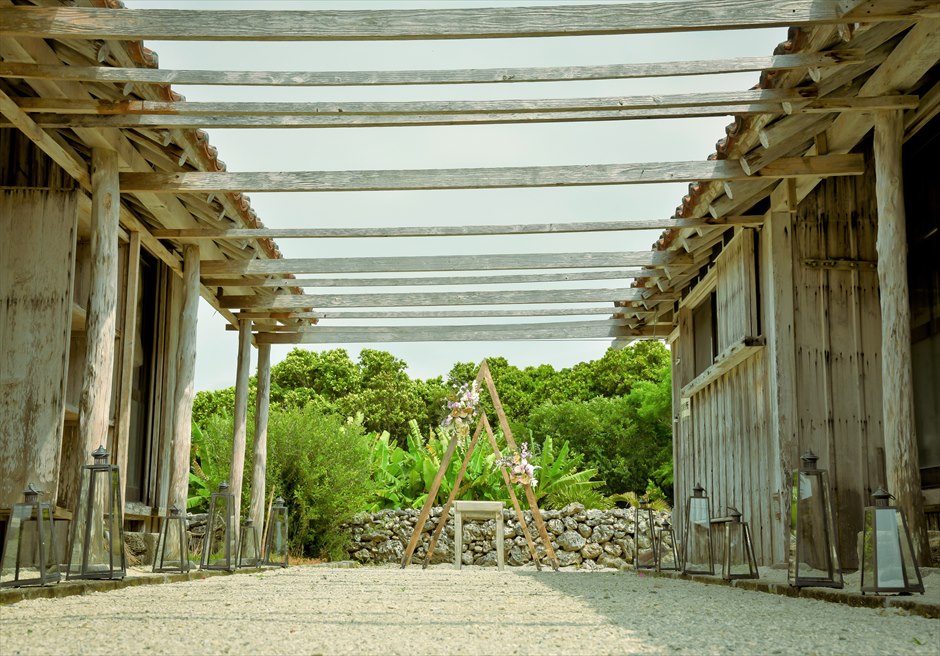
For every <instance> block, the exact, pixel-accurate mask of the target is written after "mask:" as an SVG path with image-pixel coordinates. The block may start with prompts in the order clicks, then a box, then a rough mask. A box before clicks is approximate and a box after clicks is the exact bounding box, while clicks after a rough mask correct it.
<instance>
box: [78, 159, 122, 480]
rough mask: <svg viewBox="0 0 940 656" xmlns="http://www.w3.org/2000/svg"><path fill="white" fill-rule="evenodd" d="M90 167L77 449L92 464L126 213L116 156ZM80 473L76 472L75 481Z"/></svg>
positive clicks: (103, 411)
mask: <svg viewBox="0 0 940 656" xmlns="http://www.w3.org/2000/svg"><path fill="white" fill-rule="evenodd" d="M91 163H92V170H91V186H92V197H91V203H92V205H91V253H90V256H91V282H90V289H89V294H88V308H87V315H86V319H85V335H86V338H87V346H86V350H85V364H84V367H83V374H82V395H81V398H80V399H79V406H78V448H80V449H82V450H83V451H84V458H82V460H83V461H84V462H91V461H92V458H91V452H92V451H94V450H95V449H96V448H98V446H100V445H102V444H104V445H107V444H108V429H109V425H110V418H111V387H112V384H113V380H114V345H115V342H114V335H115V326H116V323H117V277H118V228H119V226H120V210H121V196H120V190H119V188H118V157H117V153H116V152H115V151H113V150H105V149H103V148H94V149H92V157H91ZM78 475H79V472H77V471H76V472H75V473H74V478H75V479H76V481H77V477H78ZM71 476H72V475H70V477H71ZM76 490H77V485H76Z"/></svg>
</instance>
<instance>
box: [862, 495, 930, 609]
mask: <svg viewBox="0 0 940 656" xmlns="http://www.w3.org/2000/svg"><path fill="white" fill-rule="evenodd" d="M871 496H872V498H873V499H874V500H875V505H874V506H868V507H867V508H865V521H864V524H863V526H864V529H863V532H862V594H865V593H866V592H873V593H875V594H881V593H887V592H901V593H904V592H919V593H921V594H924V580H923V579H922V578H921V577H920V569H918V567H917V561H915V560H914V545H913V543H912V542H911V534H910V532H909V531H908V528H907V519H906V518H905V517H904V512H903V511H902V510H901V509H900V508H897V507H895V506H889V505H888V499H893V498H894V497H893V496H891V495H890V494H888V492H887V491H886V490H885V489H884V488H878V489H877V490H875V492H873V493H872V495H871Z"/></svg>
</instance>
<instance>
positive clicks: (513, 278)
mask: <svg viewBox="0 0 940 656" xmlns="http://www.w3.org/2000/svg"><path fill="white" fill-rule="evenodd" d="M649 274H650V269H615V270H613V271H607V270H603V269H600V270H595V271H568V272H563V273H519V274H508V275H495V276H453V277H450V276H448V277H444V276H435V277H430V276H424V277H421V278H283V277H281V278H259V277H256V276H249V277H244V278H208V279H207V280H206V284H208V285H209V286H211V287H323V288H329V287H415V286H419V287H420V286H434V287H438V286H449V285H502V284H514V283H527V282H571V281H577V280H626V279H628V278H638V277H641V276H648V275H649Z"/></svg>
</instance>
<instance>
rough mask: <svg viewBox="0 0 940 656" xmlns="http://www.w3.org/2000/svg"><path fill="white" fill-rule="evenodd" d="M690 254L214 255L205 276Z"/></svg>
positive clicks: (475, 267)
mask: <svg viewBox="0 0 940 656" xmlns="http://www.w3.org/2000/svg"><path fill="white" fill-rule="evenodd" d="M691 263H692V257H691V256H690V255H684V254H677V253H668V252H661V251H635V252H623V253H616V252H614V253H608V252H600V253H531V254H529V253H525V254H520V255H515V254H513V255H504V254H498V255H416V256H403V257H351V258H346V257H321V258H303V259H278V260H208V261H205V262H203V263H202V273H203V275H205V276H219V275H233V274H234V275H239V274H268V273H270V274H284V273H294V274H301V273H380V272H403V271H487V270H499V269H507V270H508V269H591V268H597V267H625V266H663V265H667V264H691Z"/></svg>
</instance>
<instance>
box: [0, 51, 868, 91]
mask: <svg viewBox="0 0 940 656" xmlns="http://www.w3.org/2000/svg"><path fill="white" fill-rule="evenodd" d="M864 54H865V53H864V52H863V51H862V50H851V49H849V50H833V51H830V52H811V53H799V54H793V55H773V56H769V57H740V58H736V59H714V60H698V61H672V62H652V63H636V64H606V65H599V66H558V67H539V68H479V69H478V68H467V69H460V70H423V71H210V70H173V69H159V68H116V67H110V66H54V65H49V66H43V65H37V64H21V63H19V62H0V77H10V78H25V79H40V80H73V81H80V82H108V83H116V84H128V83H138V84H173V85H187V84H196V85H200V86H214V85H226V86H279V87H333V86H371V85H412V84H488V83H507V84H508V83H517V82H561V81H580V80H628V79H637V78H649V77H677V76H688V75H713V74H720V73H747V72H756V71H763V70H788V69H798V68H813V69H816V68H827V67H832V66H840V65H844V64H857V63H859V62H861V61H863V60H864Z"/></svg>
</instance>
